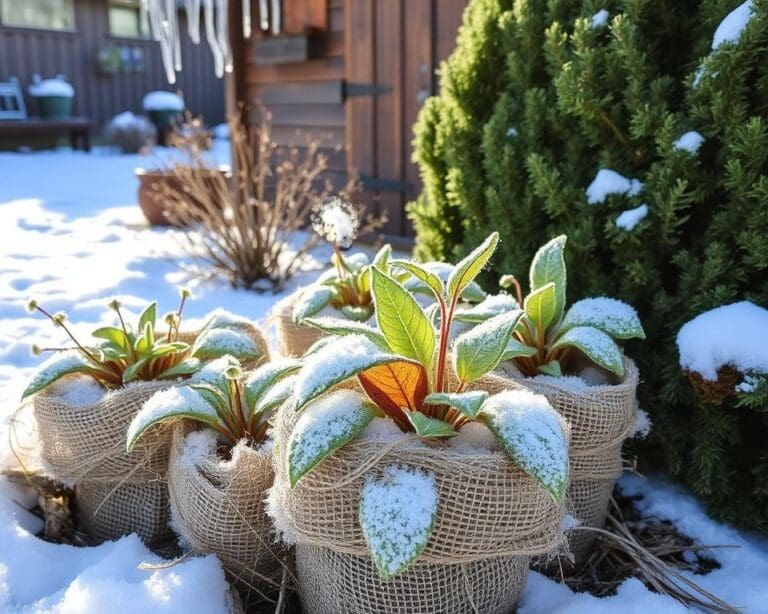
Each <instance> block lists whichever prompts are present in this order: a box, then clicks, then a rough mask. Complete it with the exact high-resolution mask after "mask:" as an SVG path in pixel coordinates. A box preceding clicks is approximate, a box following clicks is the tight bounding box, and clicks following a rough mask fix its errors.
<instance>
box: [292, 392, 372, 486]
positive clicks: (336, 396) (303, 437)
mask: <svg viewBox="0 0 768 614" xmlns="http://www.w3.org/2000/svg"><path fill="white" fill-rule="evenodd" d="M375 415H376V409H375V406H374V405H373V404H372V403H371V402H370V401H368V400H367V399H366V398H365V397H364V396H363V395H361V394H360V393H358V392H353V391H351V390H337V391H335V392H332V393H330V394H329V395H327V396H325V397H323V398H322V399H318V400H317V401H314V402H313V403H310V404H309V405H308V406H307V407H306V409H305V410H304V412H303V413H302V415H301V417H300V418H299V420H298V421H297V422H296V425H295V426H294V427H293V431H291V436H290V438H289V440H288V476H289V479H290V481H291V487H293V486H295V485H296V483H297V482H298V481H299V480H300V479H301V478H302V477H303V476H305V475H306V474H307V473H309V472H310V471H312V470H313V469H314V468H315V467H317V465H318V464H320V463H321V462H322V461H323V460H325V459H326V458H328V457H329V456H330V455H331V454H333V453H334V452H335V451H336V450H338V449H339V448H340V447H342V446H343V445H344V444H345V443H347V442H348V441H349V440H350V439H353V438H354V437H356V436H357V434H358V433H360V431H362V430H363V429H364V428H365V427H366V426H367V425H368V423H369V422H370V421H371V420H373V417H374V416H375Z"/></svg>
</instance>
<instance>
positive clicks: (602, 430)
mask: <svg viewBox="0 0 768 614" xmlns="http://www.w3.org/2000/svg"><path fill="white" fill-rule="evenodd" d="M502 370H503V376H504V377H505V378H509V380H510V384H509V387H511V388H525V389H527V390H531V391H532V392H536V393H538V394H542V395H544V396H545V397H547V399H548V400H549V402H550V404H551V405H552V407H554V408H555V410H557V412H558V413H560V415H562V416H563V417H564V418H566V419H567V420H568V422H569V423H570V425H571V447H570V452H569V457H570V461H571V484H570V486H569V488H568V493H567V499H568V501H569V503H570V505H571V508H572V510H573V511H572V513H573V516H574V517H575V518H576V519H577V520H579V521H580V524H581V526H585V527H595V528H602V526H603V524H604V523H605V517H606V514H607V511H608V503H609V501H610V497H611V494H612V492H613V487H614V484H615V483H616V479H617V478H618V476H619V475H620V474H621V471H622V458H621V448H622V445H623V443H624V440H625V439H626V438H627V437H628V436H629V435H630V433H631V432H632V429H633V428H634V424H635V418H636V410H637V400H636V393H637V385H638V382H639V372H638V370H637V367H636V366H635V363H634V362H633V361H632V360H630V359H629V358H626V357H625V358H624V378H623V379H622V381H621V382H619V383H617V384H615V385H603V386H590V387H588V388H587V389H586V390H584V391H580V392H576V391H572V390H565V389H563V388H559V387H557V386H553V385H551V384H548V383H545V382H534V381H532V380H531V379H530V378H526V377H525V376H523V375H522V373H520V372H519V371H518V370H517V369H516V368H515V367H514V365H513V364H512V363H504V364H503V365H502ZM596 538H597V537H596V535H595V534H594V533H590V532H587V531H577V532H575V533H574V534H572V535H571V536H570V537H569V538H568V543H569V549H570V551H571V553H572V554H573V556H574V559H575V565H577V566H578V565H579V564H580V562H582V561H583V560H584V559H585V558H586V557H587V556H588V555H589V553H590V551H591V549H592V546H593V544H594V542H595V539H596ZM561 563H562V561H561ZM556 566H557V562H552V563H550V567H551V568H555V567H556Z"/></svg>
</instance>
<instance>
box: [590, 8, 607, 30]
mask: <svg viewBox="0 0 768 614" xmlns="http://www.w3.org/2000/svg"><path fill="white" fill-rule="evenodd" d="M608 17H610V13H609V12H608V11H607V10H606V9H600V10H599V11H597V13H595V14H594V15H592V20H591V22H590V26H591V27H593V28H602V27H605V25H607V23H608Z"/></svg>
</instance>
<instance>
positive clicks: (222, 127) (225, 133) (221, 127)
mask: <svg viewBox="0 0 768 614" xmlns="http://www.w3.org/2000/svg"><path fill="white" fill-rule="evenodd" d="M213 138H214V139H220V140H226V139H228V138H229V126H228V125H227V124H216V125H215V126H214V127H213Z"/></svg>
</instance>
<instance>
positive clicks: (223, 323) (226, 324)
mask: <svg viewBox="0 0 768 614" xmlns="http://www.w3.org/2000/svg"><path fill="white" fill-rule="evenodd" d="M251 326H253V324H252V323H251V321H250V320H249V319H248V318H245V317H243V316H239V315H236V314H234V313H230V312H229V311H225V310H224V309H216V310H215V311H212V312H211V313H210V314H208V320H207V321H206V322H205V325H204V326H203V330H208V329H210V328H232V329H234V330H242V329H248V328H250V327H251Z"/></svg>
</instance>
